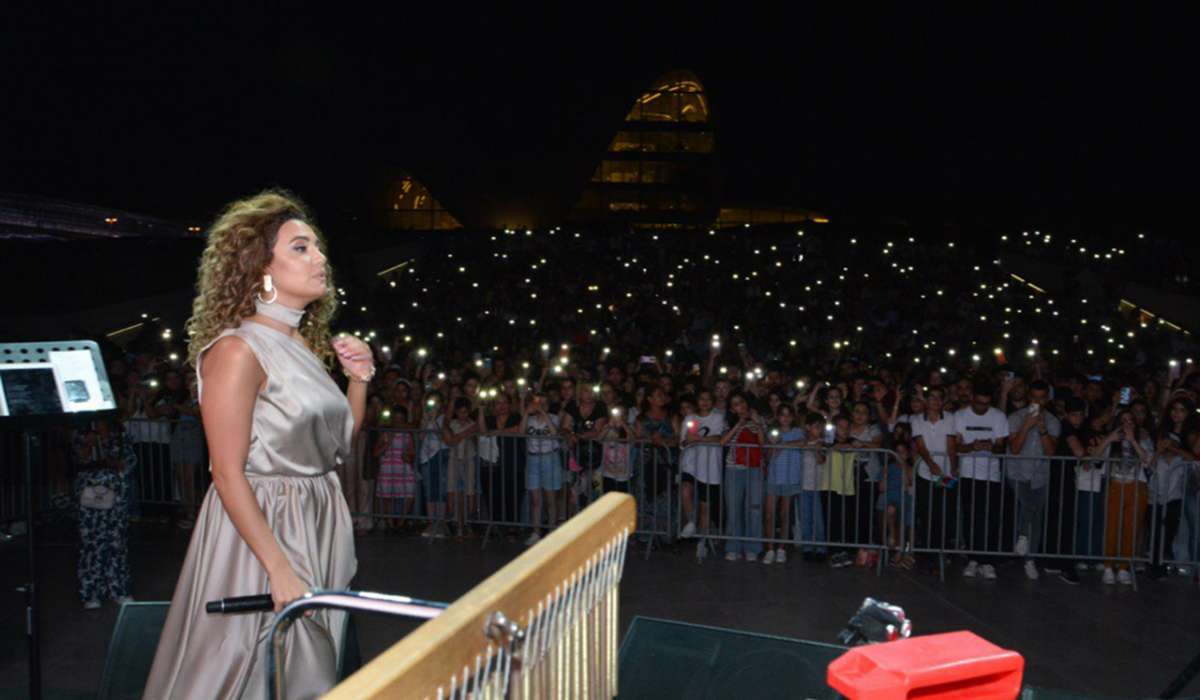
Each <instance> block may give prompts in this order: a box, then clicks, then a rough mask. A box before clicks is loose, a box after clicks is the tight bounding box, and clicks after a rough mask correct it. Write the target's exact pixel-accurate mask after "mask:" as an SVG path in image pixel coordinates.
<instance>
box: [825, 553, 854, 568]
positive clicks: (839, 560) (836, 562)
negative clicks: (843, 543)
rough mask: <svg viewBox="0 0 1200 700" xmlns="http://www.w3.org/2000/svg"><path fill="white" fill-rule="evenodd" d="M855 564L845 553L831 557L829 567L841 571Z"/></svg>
mask: <svg viewBox="0 0 1200 700" xmlns="http://www.w3.org/2000/svg"><path fill="white" fill-rule="evenodd" d="M853 563H854V559H852V558H851V557H850V555H849V554H847V553H845V552H835V553H834V554H833V555H832V556H830V557H829V565H830V566H832V567H833V568H835V569H841V568H844V567H847V566H850V565H852V564H853Z"/></svg>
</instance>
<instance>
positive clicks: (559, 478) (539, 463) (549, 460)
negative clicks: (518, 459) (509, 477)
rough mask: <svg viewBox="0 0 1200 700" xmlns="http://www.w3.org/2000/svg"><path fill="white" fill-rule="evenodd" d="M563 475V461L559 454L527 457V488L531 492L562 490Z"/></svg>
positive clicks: (548, 453) (547, 453) (552, 453)
mask: <svg viewBox="0 0 1200 700" xmlns="http://www.w3.org/2000/svg"><path fill="white" fill-rule="evenodd" d="M562 473H563V468H562V460H561V459H560V458H559V456H558V453H557V452H544V453H542V454H530V455H527V456H526V457H525V488H526V489H528V490H530V491H557V490H559V489H561V488H562V483H563V475H562Z"/></svg>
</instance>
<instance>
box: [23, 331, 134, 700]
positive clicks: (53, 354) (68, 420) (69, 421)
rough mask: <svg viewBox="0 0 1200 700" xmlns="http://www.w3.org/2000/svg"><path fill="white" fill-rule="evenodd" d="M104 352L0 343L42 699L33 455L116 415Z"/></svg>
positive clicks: (32, 671) (28, 614) (33, 670)
mask: <svg viewBox="0 0 1200 700" xmlns="http://www.w3.org/2000/svg"><path fill="white" fill-rule="evenodd" d="M116 408H117V404H116V401H115V400H114V398H113V392H112V386H111V385H110V384H109V381H108V372H106V371H105V369H104V361H103V359H102V358H101V357H100V347H99V346H98V345H96V343H95V342H94V341H91V340H61V341H49V342H40V343H0V431H5V432H15V433H20V434H21V435H22V448H23V452H24V460H23V461H24V466H25V535H26V537H28V538H29V582H28V583H26V584H25V585H24V586H22V587H20V588H18V589H17V590H18V591H20V592H22V593H24V594H25V601H26V607H25V633H26V635H27V636H28V637H29V697H30V698H33V700H40V699H41V697H42V667H41V666H42V665H41V639H40V634H39V624H40V621H39V615H38V588H37V548H36V546H35V537H34V513H33V505H34V501H33V453H34V450H35V449H38V448H40V445H39V442H40V440H39V437H40V436H39V433H40V432H41V431H43V430H45V429H46V428H50V427H61V426H68V425H79V424H86V423H88V422H89V421H92V420H95V419H98V418H106V417H111V416H115V415H116Z"/></svg>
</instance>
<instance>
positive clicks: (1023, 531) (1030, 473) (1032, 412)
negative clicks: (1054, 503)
mask: <svg viewBox="0 0 1200 700" xmlns="http://www.w3.org/2000/svg"><path fill="white" fill-rule="evenodd" d="M1049 402H1050V386H1049V385H1048V384H1046V382H1044V381H1042V380H1041V379H1037V380H1034V381H1033V382H1032V383H1030V385H1029V405H1028V406H1026V407H1025V408H1023V409H1021V410H1019V411H1017V412H1016V413H1013V414H1012V415H1011V416H1009V417H1008V430H1009V433H1010V434H1011V435H1012V438H1011V439H1010V440H1009V453H1010V454H1011V455H1012V456H1010V457H1009V458H1008V460H1007V462H1006V464H1005V467H1006V474H1005V476H1006V477H1007V479H1008V483H1009V485H1010V486H1011V488H1012V491H1013V499H1014V500H1015V504H1016V509H1017V514H1016V525H1017V541H1016V544H1015V545H1014V546H1013V550H1014V551H1015V552H1016V554H1017V556H1020V557H1024V558H1025V576H1027V577H1028V578H1029V579H1031V580H1036V579H1037V578H1039V576H1040V572H1039V571H1038V568H1037V564H1036V563H1034V560H1033V554H1035V553H1037V552H1040V551H1041V547H1042V534H1043V533H1042V524H1043V521H1044V519H1045V511H1046V489H1047V488H1048V487H1049V484H1050V460H1049V459H1047V457H1049V456H1051V455H1053V454H1055V452H1056V451H1057V450H1058V438H1059V436H1060V435H1061V434H1062V423H1060V422H1059V420H1058V418H1056V417H1055V416H1054V415H1053V414H1051V413H1050V412H1049V411H1048V410H1046V406H1047V404H1048V403H1049Z"/></svg>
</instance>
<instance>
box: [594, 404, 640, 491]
mask: <svg viewBox="0 0 1200 700" xmlns="http://www.w3.org/2000/svg"><path fill="white" fill-rule="evenodd" d="M609 413H610V417H609V420H608V422H607V423H606V424H605V426H604V432H603V433H602V434H601V437H600V440H601V441H602V444H603V451H604V453H603V456H602V457H601V466H600V491H601V492H602V493H608V492H609V491H620V492H622V493H629V480H630V479H631V478H632V477H633V468H632V460H631V459H630V449H629V441H630V439H631V438H632V437H633V431H632V430H631V429H630V427H629V424H628V423H626V422H625V416H626V412H625V408H624V407H623V406H613V407H612V408H611V409H609Z"/></svg>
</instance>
